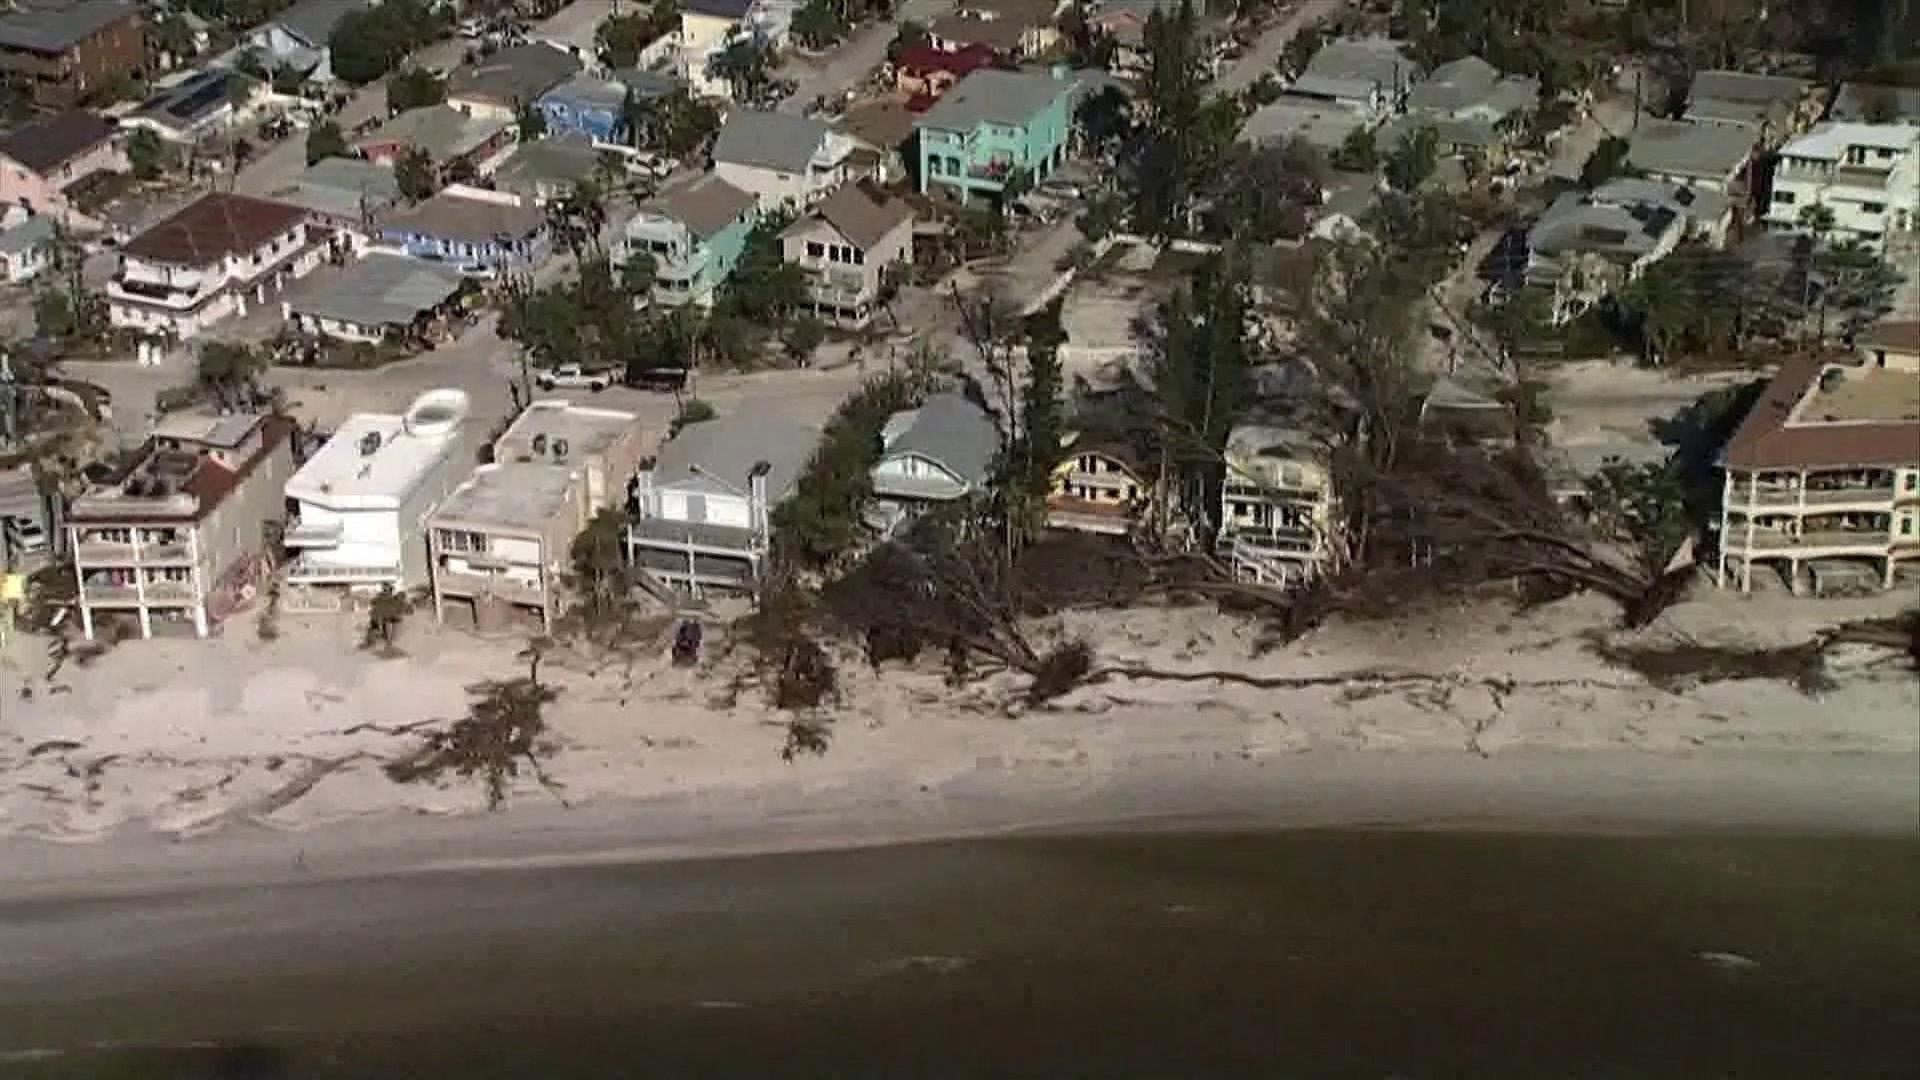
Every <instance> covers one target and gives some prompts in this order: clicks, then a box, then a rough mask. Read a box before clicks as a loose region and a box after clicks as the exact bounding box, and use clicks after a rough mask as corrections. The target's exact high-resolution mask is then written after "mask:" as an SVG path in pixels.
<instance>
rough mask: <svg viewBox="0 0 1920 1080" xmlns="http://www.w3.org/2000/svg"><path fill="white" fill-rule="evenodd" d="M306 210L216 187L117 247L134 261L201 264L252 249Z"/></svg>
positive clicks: (303, 215)
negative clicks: (196, 200) (233, 193)
mask: <svg viewBox="0 0 1920 1080" xmlns="http://www.w3.org/2000/svg"><path fill="white" fill-rule="evenodd" d="M306 214H307V212H306V211H305V210H303V209H301V208H300V207H297V206H287V205H284V204H282V203H276V202H268V201H266V200H265V199H255V198H252V197H250V196H246V195H231V194H228V193H226V192H220V191H215V192H211V193H209V194H207V195H203V196H201V198H200V200H199V201H198V202H195V203H193V204H192V205H191V206H188V207H187V208H186V209H184V210H182V211H180V212H179V213H177V214H175V215H173V216H172V217H170V218H168V219H167V220H165V221H163V222H161V223H160V224H158V225H155V226H154V227H153V228H151V229H148V230H147V231H146V232H143V233H141V234H140V235H139V236H136V237H134V238H133V239H132V240H129V241H127V244H126V246H125V247H123V248H121V249H120V250H121V251H122V252H123V253H125V254H128V255H131V256H133V257H134V258H136V259H150V260H152V261H154V262H163V263H173V264H175V265H178V266H206V265H208V264H209V263H213V262H216V261H218V260H220V259H223V258H225V257H227V256H228V255H237V254H242V253H245V252H250V251H252V250H253V249H254V248H257V247H259V246H260V245H261V244H263V243H265V242H266V241H267V240H269V239H271V238H273V237H274V236H277V235H279V234H280V233H283V232H285V231H287V230H288V229H291V228H293V227H294V226H295V225H297V224H299V222H300V219H301V218H303V217H305V216H306Z"/></svg>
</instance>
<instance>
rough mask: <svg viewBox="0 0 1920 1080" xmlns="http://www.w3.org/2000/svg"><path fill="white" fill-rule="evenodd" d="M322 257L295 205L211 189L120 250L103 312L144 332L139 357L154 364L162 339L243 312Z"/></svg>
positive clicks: (196, 332)
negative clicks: (208, 192)
mask: <svg viewBox="0 0 1920 1080" xmlns="http://www.w3.org/2000/svg"><path fill="white" fill-rule="evenodd" d="M326 256H327V250H326V244H324V243H320V242H316V241H315V240H314V239H313V238H312V237H310V236H309V234H308V232H307V220H306V212H305V211H304V210H301V209H300V208H299V207H295V206H285V205H282V204H280V203H276V202H268V201H266V200H265V199H255V198H250V197H248V196H245V195H233V194H228V193H225V192H213V193H210V194H207V195H204V196H201V198H200V199H199V200H198V201H196V202H194V203H193V204H191V205H190V206H188V207H187V208H186V209H184V210H181V211H180V212H179V213H177V214H174V215H173V216H172V217H170V218H168V219H166V220H165V221H163V222H161V223H160V224H158V225H155V226H154V227H153V228H151V229H148V230H147V231H146V232H143V233H141V234H140V235H139V236H136V237H134V238H133V239H132V240H129V241H127V243H126V245H125V246H124V247H122V248H121V249H120V269H119V270H118V271H117V272H116V273H115V274H114V275H113V277H112V279H110V280H109V281H108V282H107V318H108V321H109V322H110V323H112V325H114V326H117V327H125V328H127V329H129V330H134V331H138V332H141V333H143V334H145V335H146V336H147V337H148V338H149V339H151V340H150V341H149V342H147V343H145V344H142V345H141V346H140V350H139V356H140V361H141V362H142V363H154V364H157V363H159V359H160V356H161V354H162V353H163V352H165V348H164V347H163V344H162V343H165V342H180V341H188V340H191V339H193V338H196V337H199V336H200V335H201V334H202V333H204V332H205V331H206V329H207V328H208V327H209V326H212V325H213V324H214V323H217V322H219V321H220V320H222V319H225V318H227V317H228V316H243V315H245V314H246V313H247V311H248V309H249V306H250V305H253V304H264V303H266V302H268V300H269V299H270V298H271V297H273V296H274V295H276V294H277V293H279V292H280V291H281V290H283V289H285V288H286V286H287V285H288V284H290V283H291V282H292V281H294V280H295V279H297V278H302V277H305V276H306V275H307V274H308V273H310V272H312V270H313V269H314V268H315V267H317V266H319V265H320V264H321V263H322V262H324V261H325V260H326Z"/></svg>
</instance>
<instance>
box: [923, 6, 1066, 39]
mask: <svg viewBox="0 0 1920 1080" xmlns="http://www.w3.org/2000/svg"><path fill="white" fill-rule="evenodd" d="M1057 7H1058V5H1057V4H1056V2H1055V0H972V2H970V3H967V4H964V5H963V6H962V7H961V9H960V10H959V11H956V12H953V13H951V14H949V15H945V16H942V17H941V18H938V19H935V20H934V21H933V25H932V26H930V27H928V28H927V29H928V32H930V33H931V34H932V35H933V36H934V37H936V38H940V39H942V40H945V41H951V42H955V43H958V44H961V45H984V46H986V47H987V48H989V49H993V50H994V51H996V52H1012V51H1014V50H1015V49H1017V48H1019V47H1020V35H1021V34H1022V33H1024V32H1026V31H1028V30H1031V29H1035V28H1038V27H1043V26H1048V25H1050V24H1051V23H1052V22H1053V15H1054V11H1055V9H1056V8H1057Z"/></svg>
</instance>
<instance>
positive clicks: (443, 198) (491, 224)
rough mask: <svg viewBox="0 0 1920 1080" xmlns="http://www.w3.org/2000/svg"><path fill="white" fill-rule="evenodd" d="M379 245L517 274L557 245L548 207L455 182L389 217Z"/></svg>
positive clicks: (475, 269) (479, 270) (469, 269)
mask: <svg viewBox="0 0 1920 1080" xmlns="http://www.w3.org/2000/svg"><path fill="white" fill-rule="evenodd" d="M379 246H380V247H382V248H385V249H388V250H391V251H397V252H399V253H400V254H404V255H411V256H413V257H414V258H416V259H427V260H429V261H432V262H439V263H445V264H447V265H449V266H453V267H456V268H458V269H460V270H461V271H463V272H465V273H469V274H477V275H483V276H484V275H493V274H499V273H518V272H523V271H529V270H532V269H533V268H534V267H536V266H538V265H540V264H541V263H542V262H544V261H546V258H547V256H548V255H549V254H551V253H552V250H553V237H552V235H551V233H550V232H549V231H548V229H547V215H546V212H545V211H544V210H541V209H540V208H539V207H537V206H534V205H532V204H531V203H529V202H525V201H523V200H521V199H519V198H518V197H516V196H513V195H509V194H506V193H504V192H495V191H484V190H479V189H475V188H469V187H465V186H463V185H460V184H451V185H449V186H448V187H447V188H445V189H444V190H442V191H441V192H440V193H439V194H438V195H435V196H434V197H433V198H431V199H428V200H427V201H426V202H423V203H421V204H419V205H418V206H415V207H412V208H410V209H408V210H404V211H402V212H400V213H398V214H394V215H391V216H390V217H388V219H387V220H386V222H385V223H384V224H383V225H382V226H381V229H380V242H379Z"/></svg>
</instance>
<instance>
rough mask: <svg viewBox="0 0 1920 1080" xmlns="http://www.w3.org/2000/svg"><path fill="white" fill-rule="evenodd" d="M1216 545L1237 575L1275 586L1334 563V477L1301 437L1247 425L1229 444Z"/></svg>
mask: <svg viewBox="0 0 1920 1080" xmlns="http://www.w3.org/2000/svg"><path fill="white" fill-rule="evenodd" d="M1226 459H1227V476H1226V480H1225V482H1224V483H1222V484H1221V486H1220V534H1219V543H1220V546H1221V547H1222V548H1223V549H1224V551H1225V553H1226V554H1227V555H1228V557H1229V558H1230V560H1231V561H1232V563H1233V567H1234V572H1235V573H1236V574H1238V575H1239V576H1241V577H1243V578H1246V579H1250V580H1253V581H1259V582H1262V583H1264V584H1271V585H1289V584H1293V583H1295V582H1300V581H1305V580H1308V579H1311V578H1313V577H1314V576H1316V575H1318V574H1320V573H1321V572H1322V571H1324V570H1326V569H1328V568H1329V566H1330V564H1331V563H1332V562H1333V559H1334V546H1333V543H1332V541H1333V530H1334V528H1335V518H1334V514H1335V504H1334V492H1333V477H1332V474H1331V473H1330V472H1329V471H1328V469H1327V463H1326V457H1325V455H1324V454H1322V453H1320V451H1319V449H1318V448H1317V447H1315V446H1313V445H1312V444H1311V443H1309V442H1308V441H1307V440H1305V439H1304V438H1302V437H1301V436H1300V435H1299V434H1298V433H1296V432H1291V431H1287V430H1284V429H1281V428H1272V427H1260V426H1254V425H1246V426H1242V427H1237V428H1235V429H1234V430H1233V433H1232V434H1231V435H1230V436H1229V437H1228V439H1227V447H1226Z"/></svg>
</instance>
